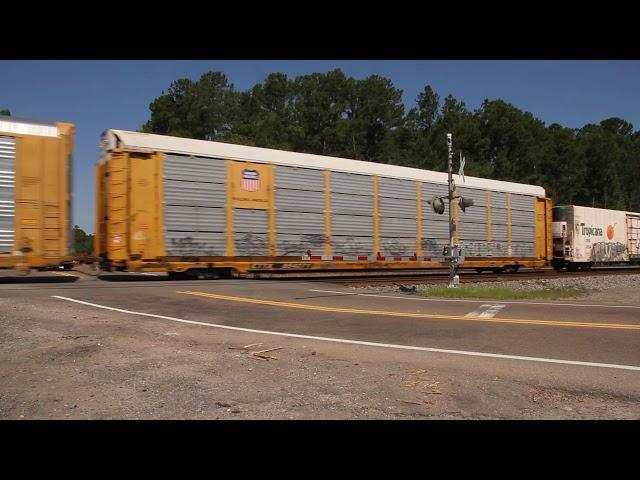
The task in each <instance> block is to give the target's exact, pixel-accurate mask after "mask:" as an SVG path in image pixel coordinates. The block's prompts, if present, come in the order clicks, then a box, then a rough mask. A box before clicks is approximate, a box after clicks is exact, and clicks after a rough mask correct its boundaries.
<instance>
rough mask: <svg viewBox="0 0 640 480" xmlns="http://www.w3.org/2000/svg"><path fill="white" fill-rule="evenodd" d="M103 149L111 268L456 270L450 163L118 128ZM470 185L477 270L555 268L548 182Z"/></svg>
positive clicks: (101, 188)
mask: <svg viewBox="0 0 640 480" xmlns="http://www.w3.org/2000/svg"><path fill="white" fill-rule="evenodd" d="M102 151H103V153H102V157H101V161H100V162H98V166H97V192H98V201H97V206H98V210H99V211H98V214H97V218H98V225H97V237H96V250H97V253H98V254H100V255H101V256H102V257H103V258H105V259H107V260H108V262H106V263H107V264H108V265H109V266H110V267H111V268H117V269H134V270H136V269H137V270H168V271H170V272H171V271H173V272H182V271H185V270H189V269H233V270H236V271H240V272H260V271H279V270H283V269H285V270H308V269H313V270H333V269H335V270H338V269H340V270H344V269H356V268H357V269H385V268H399V269H400V268H442V267H443V266H444V264H443V260H444V259H443V257H442V249H443V247H444V245H445V244H447V243H448V220H447V218H448V214H447V212H446V211H445V214H444V215H436V214H435V213H434V212H433V210H432V209H431V206H430V205H429V203H428V201H429V200H430V199H431V197H432V196H433V195H443V194H446V188H447V187H446V183H444V182H443V178H446V175H445V176H444V177H443V175H444V174H441V173H439V172H427V171H422V170H417V169H410V168H406V167H397V166H389V165H380V164H372V163H368V162H359V161H354V160H347V159H335V158H331V157H319V156H315V155H304V154H297V153H293V152H282V151H277V150H269V149H262V148H254V147H243V146H238V145H228V144H221V143H217V142H203V141H198V140H188V139H176V138H173V137H164V136H159V135H146V134H140V133H133V132H122V131H108V132H106V133H105V136H104V139H103V146H102ZM444 181H445V182H446V180H444ZM462 185H464V186H463V187H461V189H460V190H461V193H462V194H463V195H465V196H468V197H470V198H473V199H474V201H475V205H474V206H473V207H471V208H469V209H467V211H466V212H464V213H462V212H460V211H458V209H457V208H456V209H455V210H454V216H455V217H456V218H457V219H458V220H459V228H458V232H457V233H456V235H457V237H458V239H459V240H460V241H461V242H463V243H464V244H465V245H466V248H467V261H466V262H465V265H464V266H465V267H472V268H500V267H504V266H514V267H517V266H522V265H528V266H542V265H545V264H546V263H547V260H548V256H549V255H550V238H548V232H547V231H548V230H549V228H548V227H549V225H550V202H549V200H548V199H546V198H545V197H544V190H542V189H540V188H539V187H532V186H527V185H519V184H512V183H507V182H496V181H492V180H484V179H474V178H471V177H467V182H466V183H464V184H462ZM501 190H502V191H501ZM547 224H549V225H547ZM549 233H550V232H549Z"/></svg>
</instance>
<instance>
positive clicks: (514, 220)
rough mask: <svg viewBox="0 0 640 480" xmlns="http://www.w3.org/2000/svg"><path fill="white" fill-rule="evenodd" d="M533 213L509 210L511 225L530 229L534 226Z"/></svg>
mask: <svg viewBox="0 0 640 480" xmlns="http://www.w3.org/2000/svg"><path fill="white" fill-rule="evenodd" d="M534 224H535V222H534V212H533V211H531V212H525V211H524V210H511V225H519V226H521V227H530V226H532V225H534Z"/></svg>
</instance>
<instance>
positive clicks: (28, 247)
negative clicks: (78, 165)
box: [0, 116, 74, 270]
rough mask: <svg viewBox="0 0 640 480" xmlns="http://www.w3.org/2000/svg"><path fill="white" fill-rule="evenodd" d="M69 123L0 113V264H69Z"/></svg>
mask: <svg viewBox="0 0 640 480" xmlns="http://www.w3.org/2000/svg"><path fill="white" fill-rule="evenodd" d="M73 136H74V126H73V125H71V124H69V123H62V122H56V123H43V122H38V121H32V120H24V119H19V118H15V117H6V116H2V117H0V268H15V269H20V270H28V269H30V268H47V267H55V266H65V267H70V266H71V265H72V258H71V257H70V253H71V242H72V222H71V200H72V197H71V188H72V180H71V172H72V157H73V148H74V146H73Z"/></svg>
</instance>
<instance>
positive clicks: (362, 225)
mask: <svg viewBox="0 0 640 480" xmlns="http://www.w3.org/2000/svg"><path fill="white" fill-rule="evenodd" d="M331 233H332V234H333V235H334V236H335V235H345V236H356V237H364V236H370V237H371V243H372V244H373V217H368V216H360V215H331Z"/></svg>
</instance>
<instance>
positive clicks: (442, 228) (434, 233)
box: [422, 218, 449, 242]
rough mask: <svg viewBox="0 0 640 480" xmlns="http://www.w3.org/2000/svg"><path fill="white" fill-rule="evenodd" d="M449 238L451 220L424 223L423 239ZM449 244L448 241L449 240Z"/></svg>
mask: <svg viewBox="0 0 640 480" xmlns="http://www.w3.org/2000/svg"><path fill="white" fill-rule="evenodd" d="M436 237H438V238H439V237H442V238H449V220H448V218H444V219H442V220H440V219H438V220H432V221H427V222H425V221H424V220H423V221H422V238H436ZM447 242H448V240H447Z"/></svg>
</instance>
